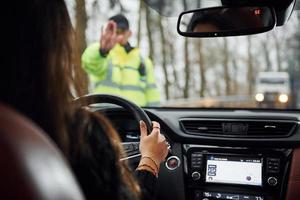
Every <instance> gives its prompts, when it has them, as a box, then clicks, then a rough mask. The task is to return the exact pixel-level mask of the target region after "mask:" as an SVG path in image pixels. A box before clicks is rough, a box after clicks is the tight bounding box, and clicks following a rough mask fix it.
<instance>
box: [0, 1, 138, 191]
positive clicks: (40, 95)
mask: <svg viewBox="0 0 300 200" xmlns="http://www.w3.org/2000/svg"><path fill="white" fill-rule="evenodd" d="M13 2H14V1H9V2H7V3H8V5H7V8H8V9H10V10H9V12H8V16H7V17H6V18H5V19H6V20H8V26H6V27H5V30H3V32H4V35H5V37H3V38H2V40H4V41H3V43H2V49H4V50H5V51H6V54H5V56H4V58H2V59H3V60H2V62H4V63H2V67H3V66H5V68H6V70H5V73H3V72H1V73H0V93H1V96H0V101H1V102H2V103H6V104H9V105H11V106H12V107H14V108H16V109H17V110H19V111H20V112H21V113H23V114H25V115H26V116H28V117H29V118H31V119H32V120H33V121H34V122H36V123H37V124H38V125H39V126H40V127H42V128H43V129H44V130H45V131H46V132H47V133H48V135H49V136H50V137H51V138H52V139H53V140H54V141H55V142H56V143H57V145H58V146H59V147H60V148H61V149H62V151H63V152H64V153H65V155H66V156H67V157H68V158H69V155H70V149H71V147H70V145H72V144H74V142H72V141H71V139H70V138H71V137H72V136H73V135H71V134H72V131H74V130H70V129H71V128H70V126H71V125H72V124H73V123H74V121H75V120H76V113H77V111H78V108H77V107H75V106H74V105H73V104H72V102H71V101H72V99H73V97H74V96H81V95H83V94H84V93H85V91H86V88H87V82H86V80H85V79H84V77H85V76H84V72H83V70H82V68H81V66H80V60H79V59H80V56H79V54H78V53H77V52H78V51H77V47H76V45H75V44H76V38H75V33H74V31H73V28H72V24H71V21H70V17H69V15H68V11H67V8H66V5H65V2H64V1H63V0H50V1H49V0H27V1H18V2H17V3H13ZM14 4H17V5H14ZM5 41H9V44H8V43H7V42H5ZM9 49H12V51H10V50H9ZM90 115H92V117H96V118H97V121H98V122H99V123H100V124H101V126H103V127H104V128H103V131H104V132H105V133H104V134H106V135H107V140H108V141H109V142H110V143H111V145H112V147H113V153H115V158H116V159H117V160H116V162H117V163H116V166H117V169H118V170H119V171H120V174H121V179H122V180H123V183H124V184H125V185H127V187H128V188H129V189H130V190H131V191H132V193H133V194H134V195H135V196H138V193H139V187H138V186H137V183H136V181H135V180H134V179H133V177H132V175H131V174H129V172H128V169H127V166H126V165H125V164H119V157H120V154H121V153H122V148H121V146H120V139H119V136H118V135H117V133H116V132H115V131H114V129H113V128H112V126H111V125H110V124H109V122H108V121H107V120H106V119H105V118H104V117H103V116H101V115H96V114H90ZM83 117H85V118H86V119H89V118H90V117H88V115H84V116H83ZM83 120H84V119H82V121H83ZM80 122H81V121H79V123H80ZM86 126H87V124H82V125H81V126H79V125H78V127H81V128H80V129H78V130H76V131H77V132H78V135H77V143H76V144H78V145H82V146H84V145H87V144H83V143H82V141H81V139H82V137H83V135H84V134H85V132H84V131H86V130H87V128H86ZM105 127H106V128H105ZM107 127H109V128H107ZM73 139H74V138H73ZM116 141H117V142H116ZM80 148H81V147H78V149H77V150H78V151H80ZM75 149H76V148H75ZM73 150H74V148H73Z"/></svg>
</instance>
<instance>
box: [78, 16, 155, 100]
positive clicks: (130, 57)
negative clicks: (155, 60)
mask: <svg viewBox="0 0 300 200" xmlns="http://www.w3.org/2000/svg"><path fill="white" fill-rule="evenodd" d="M131 35H132V32H131V31H130V29H129V22H128V20H127V18H126V17H125V16H123V15H121V14H119V15H116V16H113V17H111V18H110V19H109V22H108V24H107V26H106V27H105V29H104V30H103V29H102V30H101V38H100V42H97V43H94V44H92V45H90V46H88V47H87V49H86V50H85V51H84V53H83V55H82V66H83V68H84V70H85V71H86V72H87V73H88V74H89V77H90V81H91V83H92V84H93V93H102V94H103V93H104V94H113V95H118V96H121V97H124V98H127V99H128V100H131V101H133V102H135V103H136V104H137V105H139V106H158V105H159V102H160V94H159V91H158V88H157V86H156V81H155V78H154V73H153V65H152V62H151V60H150V59H149V58H144V57H143V56H142V55H141V52H140V50H139V49H138V48H134V47H132V46H130V44H129V42H128V39H129V38H130V37H131Z"/></svg>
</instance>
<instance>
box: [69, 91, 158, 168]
mask: <svg viewBox="0 0 300 200" xmlns="http://www.w3.org/2000/svg"><path fill="white" fill-rule="evenodd" d="M74 101H75V103H78V104H80V105H81V106H90V105H91V104H98V103H109V104H115V105H118V106H121V107H122V108H124V109H126V110H127V111H129V112H131V113H132V114H133V115H134V117H135V118H136V120H137V121H141V120H143V121H144V122H145V124H146V126H147V131H148V134H150V133H151V130H152V122H151V120H150V118H149V117H148V115H147V114H146V112H145V111H144V110H143V109H142V108H140V107H139V106H137V105H136V104H134V103H133V102H130V101H128V100H126V99H124V98H122V97H118V96H114V95H108V94H90V95H85V96H82V97H79V98H77V99H75V100H74ZM122 144H123V147H124V150H125V152H126V154H127V156H126V157H125V158H122V159H121V160H131V162H133V161H135V160H136V159H137V158H138V157H140V155H141V154H140V152H139V142H123V143H122Z"/></svg>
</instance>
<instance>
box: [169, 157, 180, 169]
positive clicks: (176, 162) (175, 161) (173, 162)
mask: <svg viewBox="0 0 300 200" xmlns="http://www.w3.org/2000/svg"><path fill="white" fill-rule="evenodd" d="M179 166H180V159H179V158H178V157H177V156H171V157H169V158H168V159H167V161H166V168H167V169H169V170H175V169H177V168H178V167H179Z"/></svg>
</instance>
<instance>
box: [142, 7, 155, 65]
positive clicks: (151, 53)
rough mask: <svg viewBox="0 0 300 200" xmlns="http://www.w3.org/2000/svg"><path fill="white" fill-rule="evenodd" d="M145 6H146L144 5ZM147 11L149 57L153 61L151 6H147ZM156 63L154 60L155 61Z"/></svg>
mask: <svg viewBox="0 0 300 200" xmlns="http://www.w3.org/2000/svg"><path fill="white" fill-rule="evenodd" d="M143 5H144V4H143ZM144 7H145V9H146V27H147V36H148V44H149V57H150V59H152V60H153V55H154V49H153V38H152V29H151V28H152V26H153V25H152V24H153V21H152V19H151V13H150V8H149V6H145V5H144ZM153 61H154V60H153Z"/></svg>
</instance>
